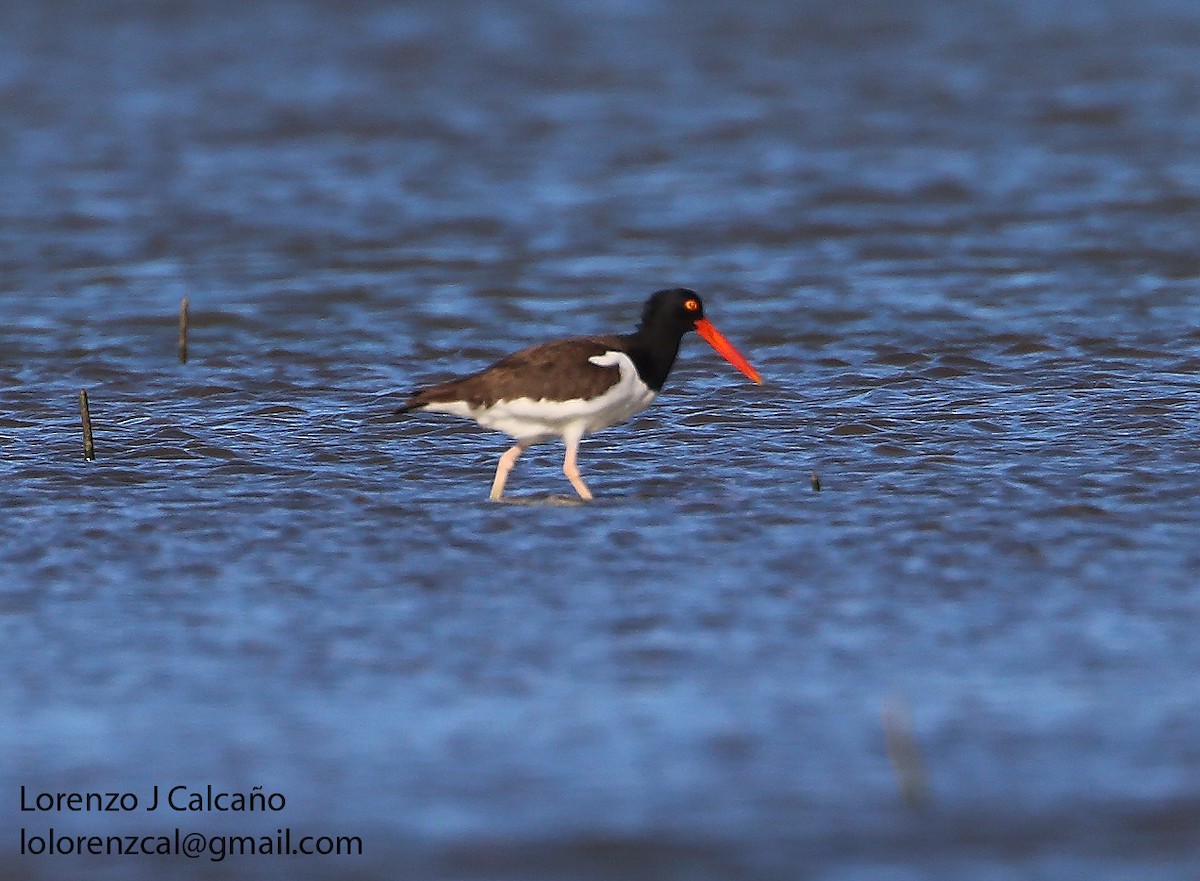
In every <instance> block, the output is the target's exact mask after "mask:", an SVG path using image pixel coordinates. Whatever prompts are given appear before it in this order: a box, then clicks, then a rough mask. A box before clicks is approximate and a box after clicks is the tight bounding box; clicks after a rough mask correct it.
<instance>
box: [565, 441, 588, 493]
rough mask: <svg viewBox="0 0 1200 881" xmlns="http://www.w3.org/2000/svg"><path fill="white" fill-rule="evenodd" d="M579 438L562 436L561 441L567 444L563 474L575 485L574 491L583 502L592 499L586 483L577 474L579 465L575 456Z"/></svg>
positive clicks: (577, 450) (577, 451)
mask: <svg viewBox="0 0 1200 881" xmlns="http://www.w3.org/2000/svg"><path fill="white" fill-rule="evenodd" d="M579 440H580V439H579V438H577V437H572V436H568V435H564V436H563V441H564V442H565V443H566V445H567V455H566V457H564V458H563V474H565V475H567V480H569V481H571V486H573V487H575V492H577V493H579V498H581V499H583V500H584V501H585V502H590V501H591V500H592V491H591V490H589V489H588V488H587V484H586V483H584V482H583V478H582V477H580V476H579V465H578V464H576V462H575V457H576V456H577V455H578V453H579Z"/></svg>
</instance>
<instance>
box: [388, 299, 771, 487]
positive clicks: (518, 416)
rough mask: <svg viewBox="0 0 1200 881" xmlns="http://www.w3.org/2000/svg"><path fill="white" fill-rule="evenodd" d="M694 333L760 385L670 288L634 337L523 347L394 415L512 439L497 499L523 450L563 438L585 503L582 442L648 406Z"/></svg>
mask: <svg viewBox="0 0 1200 881" xmlns="http://www.w3.org/2000/svg"><path fill="white" fill-rule="evenodd" d="M689 330H694V331H696V332H697V333H698V334H700V336H702V337H703V338H704V339H705V340H706V341H707V342H708V343H709V345H711V346H712V347H713V348H714V349H716V350H717V352H719V353H720V354H721V355H722V356H723V357H724V358H725V360H727V361H728V362H729V363H730V364H732V365H733V366H734V367H736V368H737V369H738V370H740V371H741V372H742V373H744V374H746V376H748V377H749V378H750V379H752V380H753V381H754V382H756V383H761V382H762V378H761V377H760V376H759V375H758V371H756V370H755V369H754V368H753V367H751V366H750V364H749V363H748V362H747V361H746V359H745V358H743V357H742V355H741V354H740V353H739V352H738V350H737V349H735V348H734V347H733V345H732V344H731V343H730V342H729V341H728V340H727V339H725V337H724V336H722V335H721V334H720V333H719V332H718V331H717V329H716V328H715V327H713V325H712V323H711V322H710V321H709V320H708V319H707V318H705V317H704V304H703V303H702V302H701V301H700V297H699V296H697V295H696V293H695V292H694V291H690V290H688V289H687V288H670V289H667V290H662V291H657V292H656V293H654V294H651V295H650V299H649V300H647V301H646V306H645V308H644V309H643V310H642V320H641V323H640V324H639V325H638V327H637V330H635V331H634V332H633V333H630V334H624V335H622V336H587V337H575V338H572V339H566V340H557V341H555V342H552V343H543V344H542V345H540V346H533V347H532V348H529V349H523V350H522V351H520V352H516V353H515V354H512V355H509V356H508V357H507V358H503V359H501V360H500V361H497V362H496V363H495V364H493V365H492V366H491V367H489V368H487V369H486V370H481V371H480V372H478V373H474V374H472V375H470V376H464V377H461V378H459V379H452V380H450V381H449V382H444V383H441V384H440V385H434V386H430V387H429V388H425V389H420V390H419V391H416V392H414V393H413V394H412V396H411V397H409V399H408V401H407V402H406V403H405V405H404V406H403V407H401V408H400V410H399V411H398V412H400V413H407V412H409V411H411V410H425V411H432V412H437V413H452V414H453V415H455V416H465V417H466V418H468V419H474V420H475V421H476V422H478V423H479V424H480V425H482V426H483V427H484V428H493V429H496V430H497V431H503V432H505V433H506V434H508V435H511V436H512V437H513V438H515V439H516V441H517V442H516V444H515V445H513V446H512V447H510V448H509V450H508V451H507V452H506V453H505V454H504V455H503V456H501V457H500V463H499V464H498V465H497V466H496V477H495V480H493V481H492V492H491V498H492V500H493V501H495V500H498V499H499V498H500V497H501V496H502V495H503V493H504V484H505V482H507V480H508V474H509V472H510V471H512V469H513V465H515V464H516V461H517V457H518V456H520V455H521V453H523V452H525V450H526V448H528V447H530V446H531V445H533V444H536V443H540V442H542V441H545V440H549V439H550V438H552V437H561V438H562V439H563V443H565V444H566V446H567V454H566V457H565V458H564V459H563V474H565V475H566V476H567V479H568V480H569V481H571V486H573V487H575V491H576V492H577V493H579V496H580V498H582V499H584V500H588V499H591V498H592V493H591V491H590V490H588V488H587V484H586V483H584V482H583V478H582V477H580V476H579V466H578V465H577V464H576V456H577V454H578V452H579V441H580V440H581V439H582V438H583V437H584V435H588V434H591V433H592V432H594V431H599V430H600V429H602V428H608V427H609V426H610V425H616V424H617V423H618V422H623V421H625V420H626V419H628V418H629V417H630V416H632V415H633V414H634V413H637V412H639V411H640V410H644V409H646V407H648V406H650V402H651V401H653V400H654V398H655V397H656V396H657V395H658V392H659V391H660V390H661V389H662V387H663V383H665V382H666V381H667V374H669V373H670V372H671V366H672V365H673V364H674V363H675V356H676V355H678V354H679V343H680V341H681V340H682V339H683V335H684V334H685V333H687V332H688V331H689Z"/></svg>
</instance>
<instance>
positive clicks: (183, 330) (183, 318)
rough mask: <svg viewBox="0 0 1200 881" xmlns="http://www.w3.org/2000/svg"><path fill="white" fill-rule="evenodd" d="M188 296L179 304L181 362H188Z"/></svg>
mask: <svg viewBox="0 0 1200 881" xmlns="http://www.w3.org/2000/svg"><path fill="white" fill-rule="evenodd" d="M187 334H188V298H187V297H184V298H183V301H182V302H181V303H180V304H179V363H180V364H186V363H187V355H188V353H187Z"/></svg>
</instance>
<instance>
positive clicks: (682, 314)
mask: <svg viewBox="0 0 1200 881" xmlns="http://www.w3.org/2000/svg"><path fill="white" fill-rule="evenodd" d="M703 317H704V303H703V302H701V300H700V297H699V295H698V294H697V293H696V292H695V291H690V290H688V289H687V288H666V289H664V290H661V291H655V292H654V293H653V294H651V295H650V299H649V300H647V301H646V306H645V308H644V309H642V323H641V325H639V328H638V329H639V330H642V331H646V332H652V333H660V334H664V335H671V334H673V333H677V334H678V335H679V336H683V335H684V334H685V333H687V332H688V331H689V330H694V329H695V327H696V322H697V321H699V320H700V319H702V318H703Z"/></svg>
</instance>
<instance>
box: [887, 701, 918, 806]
mask: <svg viewBox="0 0 1200 881" xmlns="http://www.w3.org/2000/svg"><path fill="white" fill-rule="evenodd" d="M883 736H884V741H885V742H886V743H887V752H888V758H890V759H891V760H892V771H894V772H895V774H896V786H897V787H898V788H899V790H900V797H901V798H902V799H904V803H905V804H906V805H908V806H909V807H910V808H913V809H917V808H922V807H924V806H925V803H926V802H927V801H928V800H929V781H928V779H927V778H926V776H925V766H924V765H923V764H922V762H921V753H920V750H919V749H918V748H917V741H916V739H915V738H914V737H913V733H912V720H911V719H910V718H909V714H908V707H907V706H906V705H905V704H904V702H903V701H901V700H890V701H887V702H885V703H884V705H883Z"/></svg>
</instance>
